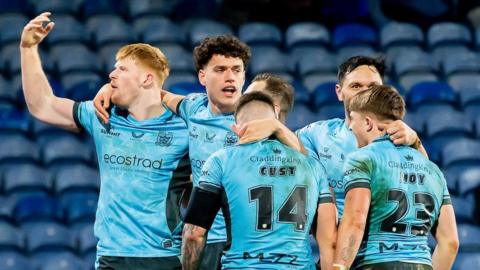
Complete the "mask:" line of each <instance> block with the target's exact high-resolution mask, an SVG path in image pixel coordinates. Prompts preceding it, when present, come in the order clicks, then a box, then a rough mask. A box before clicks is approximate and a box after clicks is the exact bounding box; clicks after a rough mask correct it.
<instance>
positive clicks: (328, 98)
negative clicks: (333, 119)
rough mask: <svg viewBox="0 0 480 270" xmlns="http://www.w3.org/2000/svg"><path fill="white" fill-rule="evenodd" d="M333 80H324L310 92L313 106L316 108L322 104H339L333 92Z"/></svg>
mask: <svg viewBox="0 0 480 270" xmlns="http://www.w3.org/2000/svg"><path fill="white" fill-rule="evenodd" d="M335 85H336V83H335V82H326V83H322V84H320V85H318V86H317V87H316V88H315V90H314V91H313V93H312V98H313V108H314V109H316V110H318V109H319V108H321V107H322V106H324V105H336V104H340V101H338V97H337V93H336V92H335Z"/></svg>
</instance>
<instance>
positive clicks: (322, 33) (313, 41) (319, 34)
mask: <svg viewBox="0 0 480 270" xmlns="http://www.w3.org/2000/svg"><path fill="white" fill-rule="evenodd" d="M329 44H330V33H329V32H328V29H327V28H326V27H325V26H323V25H321V24H318V23H315V22H299V23H293V24H291V25H290V26H289V27H288V28H287V31H286V32H285V46H286V47H287V48H288V49H290V50H292V49H293V48H294V47H302V46H306V47H329Z"/></svg>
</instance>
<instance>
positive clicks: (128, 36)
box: [86, 0, 135, 48]
mask: <svg viewBox="0 0 480 270" xmlns="http://www.w3.org/2000/svg"><path fill="white" fill-rule="evenodd" d="M92 1H93V0H92ZM86 27H87V31H88V32H89V33H90V35H92V36H93V41H94V43H95V45H96V46H97V48H99V47H101V46H104V45H107V44H112V43H121V44H127V43H131V42H133V41H134V40H135V36H134V33H133V31H132V29H131V26H130V25H129V24H127V23H125V21H124V20H123V19H122V18H121V17H119V16H117V15H113V14H104V15H97V16H94V17H90V18H88V20H87V22H86Z"/></svg>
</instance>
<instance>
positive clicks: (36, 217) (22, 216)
mask: <svg viewBox="0 0 480 270" xmlns="http://www.w3.org/2000/svg"><path fill="white" fill-rule="evenodd" d="M60 214H61V212H60V209H59V206H58V202H57V200H55V199H53V198H50V197H45V196H38V195H37V196H28V197H24V198H21V199H19V200H18V202H17V204H16V205H15V208H14V216H15V221H16V222H17V223H31V222H37V221H56V220H59V218H60Z"/></svg>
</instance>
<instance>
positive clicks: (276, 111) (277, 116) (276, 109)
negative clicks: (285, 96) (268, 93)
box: [273, 104, 281, 120]
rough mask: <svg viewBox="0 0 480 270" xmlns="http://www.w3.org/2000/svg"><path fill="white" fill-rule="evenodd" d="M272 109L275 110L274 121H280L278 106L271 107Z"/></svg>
mask: <svg viewBox="0 0 480 270" xmlns="http://www.w3.org/2000/svg"><path fill="white" fill-rule="evenodd" d="M273 109H274V110H275V119H277V120H278V119H280V110H281V109H280V106H279V105H278V104H275V105H273Z"/></svg>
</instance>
